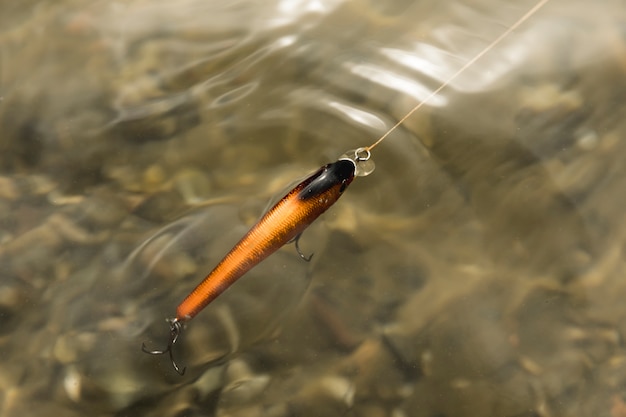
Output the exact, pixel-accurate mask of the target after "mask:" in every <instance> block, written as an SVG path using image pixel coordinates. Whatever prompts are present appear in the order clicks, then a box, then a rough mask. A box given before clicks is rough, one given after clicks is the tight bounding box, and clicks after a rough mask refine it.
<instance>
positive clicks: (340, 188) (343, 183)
mask: <svg viewBox="0 0 626 417" xmlns="http://www.w3.org/2000/svg"><path fill="white" fill-rule="evenodd" d="M347 186H348V184H346V181H345V180H344V181H341V187H339V193H343V192H344V191H345V189H346V187H347Z"/></svg>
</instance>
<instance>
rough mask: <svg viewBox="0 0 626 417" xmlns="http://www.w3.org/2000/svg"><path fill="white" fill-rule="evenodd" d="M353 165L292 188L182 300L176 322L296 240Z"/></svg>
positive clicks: (336, 166) (335, 195)
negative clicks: (282, 247) (286, 244)
mask: <svg viewBox="0 0 626 417" xmlns="http://www.w3.org/2000/svg"><path fill="white" fill-rule="evenodd" d="M355 169H356V165H355V163H354V162H353V161H351V160H347V159H341V160H339V161H337V162H333V163H331V164H327V165H325V166H323V167H321V168H320V169H319V170H318V171H317V172H315V173H313V174H312V175H310V176H309V177H307V178H306V179H305V180H303V181H302V182H300V183H299V184H298V185H296V187H294V188H293V189H292V190H291V191H290V192H289V193H288V194H287V195H285V196H284V197H283V198H282V199H281V200H280V201H279V202H278V203H276V205H274V206H273V207H272V208H271V209H269V210H268V211H267V213H265V215H263V217H262V218H261V219H260V220H259V221H258V222H257V223H256V224H255V225H254V226H253V227H252V228H251V229H250V231H248V233H247V234H246V235H245V236H244V237H243V238H242V239H241V240H240V241H239V242H238V243H237V244H236V245H235V246H234V247H233V248H232V249H231V250H230V252H228V253H227V254H226V256H224V258H223V259H222V261H221V262H220V263H219V264H218V265H217V266H216V267H215V268H214V269H213V271H211V273H209V274H208V275H207V276H206V278H205V279H204V280H203V281H202V282H201V283H200V284H199V285H198V286H197V287H196V288H195V289H194V290H193V291H192V292H191V293H190V294H189V295H188V296H187V298H185V300H183V302H182V303H180V305H179V306H178V308H177V309H176V320H177V321H178V322H184V321H187V320H190V319H192V318H193V317H194V316H196V314H198V313H199V312H200V311H201V310H202V309H203V308H204V307H206V306H207V305H208V304H209V303H210V302H211V301H213V300H214V299H215V298H217V297H218V296H219V295H220V294H221V293H223V292H224V291H225V290H226V289H227V288H228V287H230V286H231V285H232V284H233V283H234V282H235V281H237V279H239V278H240V277H241V276H242V275H244V274H245V273H246V272H248V271H249V270H250V269H252V268H254V267H255V266H256V265H258V264H259V263H260V262H261V261H263V260H264V259H265V258H267V257H268V256H270V255H271V254H272V253H274V252H276V251H277V250H278V249H279V248H280V247H281V246H283V245H284V244H285V243H288V242H290V241H291V240H293V239H295V238H297V236H298V235H299V234H300V233H302V232H303V231H304V229H306V228H307V227H308V226H309V225H310V224H311V223H312V222H313V221H315V219H317V218H318V217H319V216H320V215H321V214H322V213H324V212H325V211H326V210H328V209H329V208H330V206H332V205H333V204H334V203H335V202H336V201H337V200H338V199H339V197H340V196H341V194H342V193H343V191H344V190H345V189H346V187H347V186H348V185H349V184H350V183H351V182H352V180H353V179H354V175H355Z"/></svg>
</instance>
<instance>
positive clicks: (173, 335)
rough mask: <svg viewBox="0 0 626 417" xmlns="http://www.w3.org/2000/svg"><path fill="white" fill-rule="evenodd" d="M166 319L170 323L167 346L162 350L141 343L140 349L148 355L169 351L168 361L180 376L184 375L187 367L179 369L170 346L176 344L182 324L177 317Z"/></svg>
mask: <svg viewBox="0 0 626 417" xmlns="http://www.w3.org/2000/svg"><path fill="white" fill-rule="evenodd" d="M167 321H168V322H169V323H170V339H169V341H168V342H167V347H166V348H165V349H163V350H150V349H148V348H147V347H146V344H145V343H142V344H141V350H142V351H143V352H144V353H147V354H149V355H165V354H166V353H169V356H170V361H171V362H172V366H173V367H174V370H175V371H176V372H178V374H179V375H181V376H182V375H185V370H186V369H187V368H186V367H185V368H182V369H181V368H180V367H179V366H178V364H177V363H176V361H175V360H174V353H173V352H172V347H173V346H174V345H175V344H176V341H178V337H179V336H180V333H181V332H182V330H183V324H182V323H181V322H180V320H178V319H168V320H167Z"/></svg>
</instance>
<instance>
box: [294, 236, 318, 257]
mask: <svg viewBox="0 0 626 417" xmlns="http://www.w3.org/2000/svg"><path fill="white" fill-rule="evenodd" d="M300 236H302V233H300V234H299V235H298V236H296V237H295V244H296V251H298V255H300V257H301V258H302V260H304V261H305V262H311V259H313V255H315V254H314V253H312V254H310V255H309V256H306V255H305V254H304V253H302V251H301V250H300V245H299V244H298V243H299V242H300Z"/></svg>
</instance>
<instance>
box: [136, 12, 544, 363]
mask: <svg viewBox="0 0 626 417" xmlns="http://www.w3.org/2000/svg"><path fill="white" fill-rule="evenodd" d="M548 1H549V0H540V1H538V2H537V3H536V4H535V5H534V6H533V7H532V8H531V9H530V10H529V11H528V12H526V14H524V15H523V16H522V17H520V18H519V19H518V20H517V21H516V22H515V23H514V24H513V25H512V26H510V27H509V28H508V29H507V30H505V31H504V32H503V33H502V34H501V35H500V36H498V37H497V38H496V39H495V40H494V41H493V42H491V43H490V44H489V45H488V46H487V47H485V48H484V49H483V50H482V51H481V52H479V53H478V54H477V55H475V56H474V57H473V58H472V59H471V60H469V61H468V62H467V63H466V64H465V65H463V66H462V67H461V68H460V69H459V70H458V71H457V72H455V73H454V74H453V75H452V76H451V77H450V78H448V79H447V80H446V81H445V82H444V83H442V84H441V85H440V86H439V87H438V88H437V89H435V90H434V91H433V92H432V93H430V94H429V95H428V96H427V97H426V98H425V99H424V100H422V101H421V102H419V103H418V104H417V105H416V106H415V107H413V108H412V109H411V110H410V111H409V112H408V113H407V114H406V115H404V116H403V117H402V118H401V119H400V120H399V121H398V122H397V123H396V124H395V125H393V126H392V127H391V128H390V129H389V130H387V132H385V134H383V135H382V136H381V137H380V138H379V139H377V140H376V141H375V142H374V143H372V144H371V145H369V146H367V147H364V148H359V149H356V150H352V151H348V152H346V153H345V154H344V155H342V156H341V157H340V158H339V159H338V160H337V161H336V162H333V163H330V164H327V165H324V166H323V167H321V168H320V169H319V170H317V171H316V172H315V173H313V174H311V175H310V176H308V177H307V178H305V179H304V180H303V181H302V182H300V183H299V184H298V185H296V186H295V187H294V188H293V189H292V190H291V191H289V193H287V194H286V195H285V196H284V197H283V198H282V199H281V200H280V201H279V202H278V203H276V205H274V206H273V207H272V208H271V209H269V210H268V211H267V212H266V213H265V214H264V215H263V216H262V217H261V219H260V220H259V221H258V222H257V223H256V224H255V225H254V226H252V228H251V229H250V230H249V231H248V233H246V235H245V236H244V237H243V238H241V240H240V241H239V242H238V243H237V244H236V245H235V246H234V247H233V248H232V249H231V250H230V252H228V253H227V254H226V256H225V257H224V258H223V259H222V261H220V263H219V264H217V266H216V267H215V268H214V269H213V271H211V272H210V273H209V274H208V275H207V276H206V278H204V280H203V281H202V282H201V283H200V284H199V285H198V286H197V287H196V288H195V289H194V290H193V291H192V292H191V293H190V294H189V295H188V296H187V298H185V299H184V300H183V302H182V303H180V305H179V306H178V308H177V309H176V317H174V318H171V319H168V322H169V323H170V338H169V341H168V344H167V346H166V348H165V349H162V350H149V349H148V348H147V347H146V345H145V343H144V344H143V345H142V347H141V348H142V350H143V351H144V352H146V353H149V354H151V355H163V354H166V353H168V354H169V357H170V360H171V362H172V366H173V367H174V369H175V370H176V372H178V373H179V374H181V375H183V374H184V373H185V369H186V368H182V369H181V368H180V367H179V366H178V364H177V363H176V361H175V360H174V356H173V352H172V348H173V346H174V345H175V344H176V342H177V341H178V339H179V337H180V334H181V332H182V329H183V324H184V323H185V322H187V321H189V320H191V319H192V318H193V317H195V316H196V315H197V314H198V313H199V312H200V311H201V310H202V309H203V308H204V307H206V306H207V305H208V304H209V303H210V302H211V301H213V300H214V299H215V298H217V297H218V296H219V295H220V294H222V293H223V292H224V291H225V290H226V289H227V288H228V287H230V286H231V285H232V284H233V283H234V282H235V281H237V279H239V278H240V277H241V276H243V275H244V274H245V273H246V272H248V271H249V270H250V269H252V268H254V267H255V266H256V265H258V264H259V263H260V262H261V261H263V260H264V259H265V258H267V257H268V256H270V255H271V254H272V253H274V252H276V251H277V250H278V249H279V248H281V247H282V246H283V245H285V244H286V243H289V242H292V241H295V245H296V250H297V251H298V254H299V255H300V257H301V258H302V259H304V260H306V261H309V260H310V259H311V257H306V256H304V254H302V252H301V251H300V248H299V246H298V239H299V237H300V234H301V233H302V232H303V231H304V230H305V229H306V228H307V227H308V226H309V225H311V223H313V222H314V221H315V220H316V219H317V218H318V217H319V216H320V215H321V214H322V213H324V212H325V211H326V210H328V209H329V208H330V207H331V206H332V205H333V204H335V202H336V201H337V200H338V199H339V197H341V195H342V194H343V192H344V191H345V190H346V188H347V187H348V186H349V185H350V183H352V181H353V180H354V177H355V176H366V175H369V174H370V173H371V172H372V171H373V170H374V163H373V161H372V160H371V151H372V149H374V148H375V147H376V146H378V145H379V144H380V143H381V142H382V141H383V140H385V139H386V138H387V137H388V136H389V135H390V134H391V133H392V132H393V131H394V130H396V129H397V128H398V127H399V126H401V125H402V124H403V123H404V122H405V121H406V120H407V119H408V118H409V117H411V115H412V114H413V113H415V112H416V111H417V110H418V109H419V108H420V107H422V106H423V105H424V104H426V103H427V102H428V101H429V100H430V99H432V98H433V97H434V96H436V95H437V94H439V92H441V90H443V89H444V88H445V87H447V86H448V85H449V84H450V83H451V82H452V81H454V80H455V79H456V78H457V77H458V76H459V75H461V74H462V73H463V72H464V71H465V70H467V69H468V68H469V67H471V66H472V65H473V64H474V63H476V61H478V60H479V59H480V58H481V57H482V56H484V55H485V54H486V53H487V52H489V51H490V50H491V49H493V47H494V46H496V45H497V44H498V43H500V42H501V41H502V40H503V39H504V38H506V37H507V36H508V35H509V34H510V33H511V32H513V31H514V30H515V29H517V28H518V27H519V26H520V25H521V24H522V23H524V22H525V21H526V20H528V18H530V17H531V16H532V15H534V14H535V13H536V12H537V11H538V10H539V9H540V8H542V7H543V6H544V5H545V4H546V3H547V2H548Z"/></svg>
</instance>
